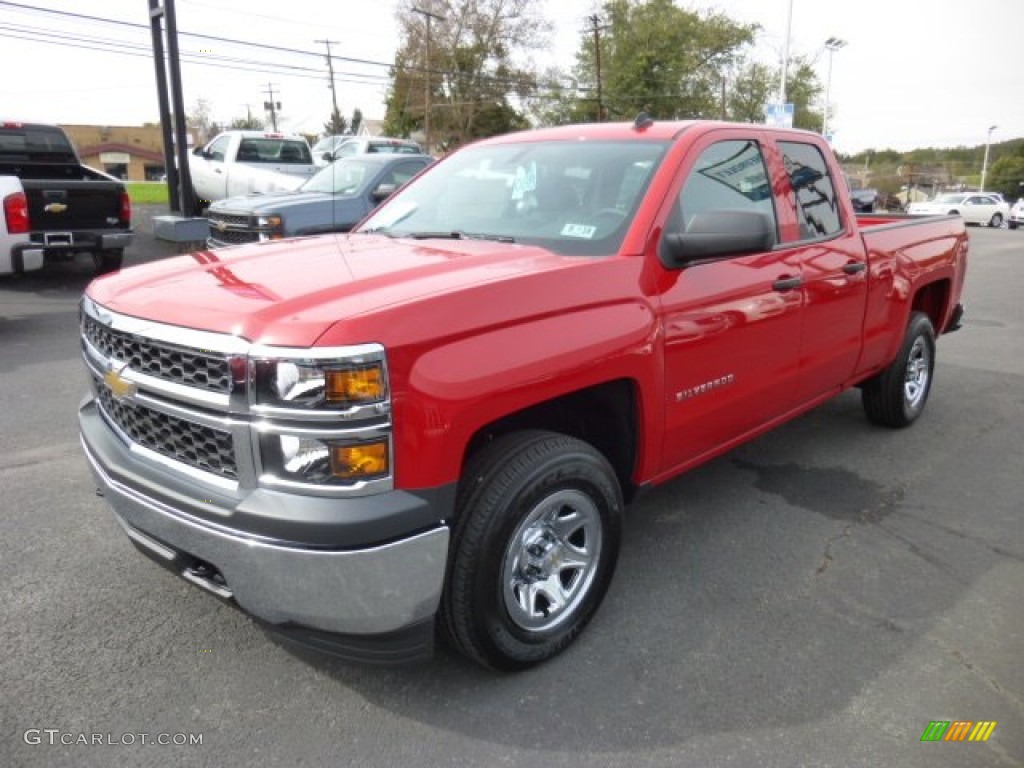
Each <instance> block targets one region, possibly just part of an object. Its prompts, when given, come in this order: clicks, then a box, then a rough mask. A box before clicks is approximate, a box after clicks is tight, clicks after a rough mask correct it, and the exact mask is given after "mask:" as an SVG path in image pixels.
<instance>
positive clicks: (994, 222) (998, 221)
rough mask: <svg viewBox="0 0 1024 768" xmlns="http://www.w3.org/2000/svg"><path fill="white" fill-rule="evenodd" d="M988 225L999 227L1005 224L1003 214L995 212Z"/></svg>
mask: <svg viewBox="0 0 1024 768" xmlns="http://www.w3.org/2000/svg"><path fill="white" fill-rule="evenodd" d="M988 225H989V226H990V227H997V228H998V227H1001V226H1003V214H1001V213H993V214H992V218H991V219H989V220H988Z"/></svg>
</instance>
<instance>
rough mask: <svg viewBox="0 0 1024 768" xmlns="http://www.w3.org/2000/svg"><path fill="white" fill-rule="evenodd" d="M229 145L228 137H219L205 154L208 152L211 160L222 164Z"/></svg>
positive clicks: (229, 139) (229, 138)
mask: <svg viewBox="0 0 1024 768" xmlns="http://www.w3.org/2000/svg"><path fill="white" fill-rule="evenodd" d="M230 143H231V137H230V136H221V137H220V138H219V139H217V140H216V141H215V142H213V144H211V145H210V146H209V148H208V149H207V152H209V155H210V159H211V160H217V161H218V162H221V163H223V162H224V155H225V153H226V152H227V151H228V144H230Z"/></svg>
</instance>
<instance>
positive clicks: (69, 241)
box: [29, 229, 134, 253]
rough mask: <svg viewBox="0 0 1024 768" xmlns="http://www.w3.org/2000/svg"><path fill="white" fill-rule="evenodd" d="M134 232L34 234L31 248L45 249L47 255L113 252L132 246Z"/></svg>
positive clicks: (95, 231)
mask: <svg viewBox="0 0 1024 768" xmlns="http://www.w3.org/2000/svg"><path fill="white" fill-rule="evenodd" d="M133 237H134V232H132V230H130V229H128V230H114V231H110V230H82V229H79V230H70V231H66V232H56V231H54V232H33V233H32V234H31V240H32V242H31V243H30V245H29V247H31V248H43V249H44V250H45V252H46V253H60V252H74V251H111V250H120V249H123V248H127V247H128V246H129V245H131V244H132V238H133Z"/></svg>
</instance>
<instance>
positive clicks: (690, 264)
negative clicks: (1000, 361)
mask: <svg viewBox="0 0 1024 768" xmlns="http://www.w3.org/2000/svg"><path fill="white" fill-rule="evenodd" d="M967 249H968V244H967V237H966V234H965V230H964V225H963V221H962V220H961V219H959V218H957V217H952V216H940V217H935V218H930V219H923V220H922V219H917V220H906V219H900V218H884V217H874V218H866V219H861V220H860V221H858V220H857V218H856V216H855V214H854V211H853V207H852V205H851V202H850V199H849V195H848V192H847V190H846V186H845V184H844V183H843V181H842V175H841V173H840V171H839V168H838V167H837V165H836V163H835V160H834V159H833V156H832V154H831V152H830V151H829V149H828V147H827V145H826V144H825V143H824V142H823V141H822V139H821V138H820V137H819V136H817V135H815V134H811V133H805V132H801V131H792V130H783V129H773V128H768V127H765V126H758V125H734V124H728V123H714V122H680V123H658V122H651V121H649V120H638V121H637V123H635V124H601V125H586V126H567V127H561V128H554V129H549V130H540V131H533V132H527V133H520V134H512V135H508V136H502V137H498V138H494V139H489V140H486V141H482V142H480V143H477V144H474V145H471V146H469V147H466V148H464V149H462V150H460V151H458V152H455V153H453V154H452V155H450V156H449V157H447V158H445V159H444V160H442V161H441V162H439V163H437V164H436V165H434V166H432V167H431V168H429V169H428V170H426V171H425V172H424V173H422V174H421V175H420V176H418V177H417V178H416V179H414V180H413V181H412V182H410V183H409V184H408V185H407V186H406V187H405V188H404V189H403V190H401V191H400V192H399V193H398V194H396V195H395V196H394V197H392V198H391V199H390V200H389V201H388V202H387V203H385V204H384V205H383V206H382V207H381V208H379V209H378V210H377V211H376V212H375V213H373V214H372V215H371V216H370V217H369V218H368V219H366V220H364V221H363V222H362V223H361V225H360V226H359V227H358V228H357V231H356V232H354V233H351V234H345V235H326V236H322V237H314V238H307V239H293V240H283V241H275V242H268V243H262V244H253V245H246V246H242V247H238V248H234V249H227V250H224V251H218V252H216V253H213V252H209V251H200V252H197V253H194V254H192V255H190V256H182V257H177V258H173V259H169V260H166V261H163V262H160V263H155V264H150V265H145V266H141V267H137V268H132V269H127V270H124V271H123V272H121V273H119V274H117V275H111V276H106V277H103V278H100V279H97V280H96V281H94V282H93V283H92V284H91V285H90V286H89V288H88V290H87V292H86V295H85V297H84V299H83V301H82V311H81V333H82V347H83V355H84V358H85V362H86V365H87V368H88V371H89V374H90V377H91V382H92V389H91V396H90V397H89V398H87V399H86V400H85V401H84V402H83V404H82V406H81V410H80V424H81V435H82V444H83V446H84V449H85V453H86V455H87V457H88V460H89V462H90V465H91V467H92V470H93V472H94V475H95V477H96V481H97V484H98V487H99V490H100V492H101V493H102V495H104V496H105V497H106V498H107V500H108V501H109V503H110V504H111V505H112V506H113V508H114V511H115V514H116V519H117V521H118V522H119V523H120V525H121V526H122V527H123V529H124V531H125V533H126V534H127V535H128V536H129V537H130V539H131V540H132V541H133V542H134V543H135V544H136V545H137V546H138V548H139V549H140V550H142V551H143V552H145V553H146V554H148V555H150V556H151V557H153V558H154V559H155V560H157V561H158V562H160V563H162V564H163V565H165V566H167V567H168V568H170V569H172V570H173V571H175V572H176V573H178V574H179V575H181V576H182V577H184V578H185V579H187V580H189V581H190V582H192V583H194V584H196V585H198V586H200V587H202V588H204V589H206V590H207V591H209V592H211V593H213V594H215V595H217V596H219V597H221V598H223V599H224V600H226V601H228V602H230V603H232V604H234V605H236V606H238V607H240V608H242V609H243V610H245V611H246V612H247V613H249V614H250V615H251V616H253V617H254V618H255V619H257V620H258V621H259V622H261V623H262V624H263V625H265V626H268V627H271V628H273V629H275V630H277V631H278V632H281V633H283V634H285V635H287V636H289V637H290V638H292V639H293V640H295V641H297V642H300V643H305V644H308V645H313V646H316V647H319V648H322V649H324V650H328V651H331V652H333V653H336V654H340V655H342V656H346V657H350V658H359V659H368V660H372V661H377V662H395V661H404V660H409V659H413V658H421V657H424V656H427V655H429V654H430V652H431V651H432V648H433V638H434V634H435V625H437V628H438V629H439V631H440V633H441V634H442V636H443V637H445V638H447V640H448V641H449V642H450V643H452V644H453V645H454V646H455V647H456V648H457V649H459V650H460V651H462V652H463V653H465V654H466V655H467V656H469V657H470V658H471V659H473V660H475V661H477V662H479V663H482V664H484V665H487V666H490V667H496V668H504V669H515V668H522V667H525V666H529V665H532V664H535V663H537V662H540V661H543V660H545V659H548V658H549V657H551V656H553V655H554V654H556V653H558V652H559V651H561V650H562V649H564V648H565V647H566V646H567V645H569V644H570V643H571V642H572V640H573V639H574V638H575V637H576V636H577V635H578V634H579V632H580V631H581V630H582V629H583V627H584V626H585V625H586V623H587V621H588V620H589V619H590V618H591V617H592V615H593V614H594V612H595V610H596V609H597V607H598V604H599V603H600V602H601V598H602V596H603V595H604V593H605V591H606V590H607V587H608V584H609V582H610V580H611V578H612V573H613V571H614V568H615V562H616V557H617V553H618V549H619V539H620V528H621V525H622V517H623V508H624V505H625V504H626V503H627V502H629V501H630V500H631V499H632V498H633V497H634V496H635V494H636V493H637V492H638V491H640V490H641V489H643V488H644V487H646V486H651V485H654V484H658V483H662V482H665V481H667V480H669V479H670V478H673V477H675V476H676V475H678V474H680V473H681V472H683V471H684V470H687V469H689V468H691V467H693V466H695V465H697V464H699V463H701V462H704V461H707V460H708V459H710V458H712V457H714V456H717V455H719V454H721V453H723V452H725V451H728V450H729V449H730V448H733V447H734V446H737V445H739V444H740V443H742V442H744V441H746V440H750V439H751V438H753V437H756V436H757V435H759V434H761V433H763V432H765V431H766V430H768V429H771V428H772V427H774V426H776V425H778V424H781V423H783V422H785V421H787V420H789V419H792V418H793V417H795V416H797V415H799V414H801V413H803V412H805V411H807V410H808V409H810V408H813V407H814V406H816V405H818V404H819V403H821V402H823V401H825V400H826V399H828V398H830V397H832V396H834V395H836V394H837V393H839V392H841V391H843V390H845V389H847V388H850V387H860V389H861V391H862V396H863V403H864V407H865V410H866V412H867V416H868V417H869V418H870V419H871V420H872V421H873V422H876V423H878V424H881V425H885V426H890V427H903V426H906V425H908V424H910V423H911V422H913V421H914V420H915V419H916V418H917V417H918V416H919V415H920V414H921V412H922V410H923V408H924V406H925V402H926V400H927V398H928V392H929V388H930V385H931V383H932V377H933V366H934V362H935V340H936V337H937V336H939V335H941V334H943V333H947V332H950V331H952V330H955V329H956V328H957V327H958V326H959V323H960V318H961V314H962V308H961V305H960V303H959V299H960V295H961V288H962V286H963V281H964V274H965V269H966V261H967Z"/></svg>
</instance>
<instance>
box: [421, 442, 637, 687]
mask: <svg viewBox="0 0 1024 768" xmlns="http://www.w3.org/2000/svg"><path fill="white" fill-rule="evenodd" d="M456 503H457V514H458V518H457V522H456V526H455V534H454V537H453V542H452V552H451V555H450V557H449V565H448V574H447V578H446V583H445V590H444V596H443V598H442V610H441V626H442V630H443V631H444V634H445V635H446V637H447V639H448V640H449V641H450V642H451V643H452V644H453V645H454V646H455V647H456V648H457V649H458V650H460V651H462V652H463V653H464V654H466V655H467V656H468V657H469V658H471V659H473V660H474V661H476V662H478V663H480V664H482V665H484V666H488V667H492V668H495V669H505V670H512V669H522V668H525V667H528V666H531V665H534V664H537V663H539V662H542V661H545V660H546V659H549V658H551V657H552V656H554V655H556V654H557V653H559V652H561V651H562V650H564V649H565V648H566V647H567V646H568V645H569V644H570V643H572V641H573V640H574V639H575V638H576V637H577V636H578V635H579V633H580V632H581V631H582V630H583V628H584V627H585V626H586V624H587V622H588V621H589V620H590V618H591V617H592V616H593V615H594V613H595V611H596V610H597V608H598V606H599V605H600V603H601V600H602V598H603V597H604V594H605V592H606V591H607V589H608V584H609V583H610V582H611V578H612V574H613V572H614V570H615V563H616V560H617V559H618V552H619V540H620V536H621V517H622V494H621V490H620V488H619V484H618V481H617V479H616V477H615V472H614V471H613V470H612V468H611V466H610V465H609V464H608V461H607V460H606V459H605V458H604V456H603V455H601V454H600V453H599V452H598V451H597V450H595V449H594V448H593V447H591V446H590V445H589V444H587V443H584V442H583V441H581V440H577V439H576V438H573V437H568V436H566V435H560V434H556V433H553V432H544V431H537V430H530V431H524V432H516V433H512V434H509V435H504V436H502V437H499V438H497V439H495V440H494V442H492V443H491V444H490V445H489V446H487V447H486V448H484V449H483V450H482V451H481V452H480V453H478V454H477V455H476V456H475V457H474V458H473V459H472V460H471V461H470V463H469V466H468V467H467V469H466V473H465V477H464V480H463V482H462V484H461V485H460V488H459V493H458V498H457V502H456Z"/></svg>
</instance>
